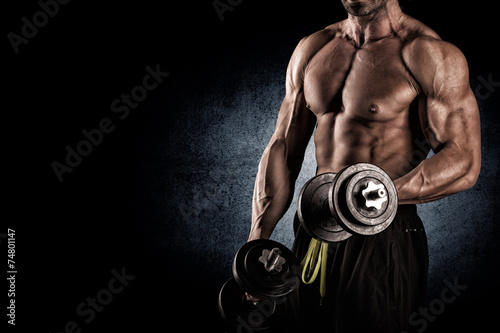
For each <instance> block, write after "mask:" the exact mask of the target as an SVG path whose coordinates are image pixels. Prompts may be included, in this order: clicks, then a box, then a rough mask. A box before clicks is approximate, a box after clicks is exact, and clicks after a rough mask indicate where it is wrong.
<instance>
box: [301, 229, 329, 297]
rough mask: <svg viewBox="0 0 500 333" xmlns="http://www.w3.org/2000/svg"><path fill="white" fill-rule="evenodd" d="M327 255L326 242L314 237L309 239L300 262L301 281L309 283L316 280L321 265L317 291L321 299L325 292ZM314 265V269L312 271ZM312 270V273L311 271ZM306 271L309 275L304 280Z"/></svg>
mask: <svg viewBox="0 0 500 333" xmlns="http://www.w3.org/2000/svg"><path fill="white" fill-rule="evenodd" d="M327 257H328V243H325V242H320V241H318V240H316V239H314V238H313V239H311V242H310V243H309V249H308V250H307V253H306V256H305V257H304V259H303V260H302V262H301V263H300V265H301V266H302V282H304V283H305V284H311V283H313V282H314V280H316V277H317V276H318V272H319V268H320V267H321V277H320V279H321V280H320V285H319V293H320V295H321V301H323V297H325V294H326V266H327V261H326V260H327ZM313 266H314V271H313ZM312 271H313V273H312V275H311V272H312ZM306 273H307V275H308V277H309V276H310V277H309V281H306ZM320 304H321V302H320Z"/></svg>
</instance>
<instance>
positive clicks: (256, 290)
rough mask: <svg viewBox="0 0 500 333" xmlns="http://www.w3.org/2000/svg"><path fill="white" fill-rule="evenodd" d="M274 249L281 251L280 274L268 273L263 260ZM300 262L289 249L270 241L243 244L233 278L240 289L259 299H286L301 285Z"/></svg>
mask: <svg viewBox="0 0 500 333" xmlns="http://www.w3.org/2000/svg"><path fill="white" fill-rule="evenodd" d="M273 249H279V252H280V254H279V256H280V259H279V265H278V266H279V270H278V269H276V270H273V271H271V272H269V271H268V270H267V269H266V268H265V264H264V262H263V259H262V258H264V257H265V256H266V255H268V254H269V253H270V252H271V251H273ZM299 270H300V269H299V261H298V259H297V258H296V257H295V255H294V254H293V252H292V251H290V249H288V248H287V247H286V246H284V245H282V244H280V243H278V242H275V241H273V240H268V239H258V240H253V241H250V242H248V243H246V244H244V245H243V246H242V247H241V248H240V249H239V250H238V252H237V253H236V256H235V257H234V261H233V275H234V278H235V280H236V282H237V283H238V285H239V286H240V288H241V289H243V290H245V291H246V292H248V293H249V294H250V295H252V296H253V297H256V298H258V299H263V300H268V299H277V298H281V297H284V296H286V295H288V294H290V293H291V292H292V291H294V290H295V289H296V288H297V286H298V285H299V282H300V279H299Z"/></svg>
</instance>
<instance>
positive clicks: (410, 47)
mask: <svg viewBox="0 0 500 333" xmlns="http://www.w3.org/2000/svg"><path fill="white" fill-rule="evenodd" d="M407 24H408V27H407V29H408V30H407V32H408V35H407V36H406V38H405V44H404V47H403V49H402V55H403V60H404V62H405V64H406V66H407V67H408V69H409V70H410V72H411V73H412V74H413V76H414V77H415V78H416V80H417V82H418V83H419V84H420V85H421V86H424V87H425V86H427V87H431V86H432V84H433V82H435V79H436V78H446V77H452V76H455V77H462V76H464V75H465V74H466V73H467V71H468V67H467V60H466V59H465V56H464V54H463V53H462V52H461V51H460V50H459V49H458V48H457V47H456V46H455V45H453V44H451V43H449V42H447V41H444V40H443V39H441V38H440V37H439V35H438V34H437V33H435V32H434V31H433V30H432V29H430V28H429V27H427V26H425V25H424V24H423V23H421V22H419V21H417V20H415V19H411V21H408V23H407Z"/></svg>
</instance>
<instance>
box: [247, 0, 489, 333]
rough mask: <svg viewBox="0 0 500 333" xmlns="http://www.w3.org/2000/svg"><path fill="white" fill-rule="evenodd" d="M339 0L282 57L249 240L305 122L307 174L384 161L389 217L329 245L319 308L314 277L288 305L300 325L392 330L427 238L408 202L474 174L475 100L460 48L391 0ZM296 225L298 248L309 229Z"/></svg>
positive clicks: (287, 169)
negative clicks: (338, 16)
mask: <svg viewBox="0 0 500 333" xmlns="http://www.w3.org/2000/svg"><path fill="white" fill-rule="evenodd" d="M341 1H342V4H343V5H344V7H345V9H346V11H347V13H348V18H347V19H346V20H344V21H341V22H338V23H335V24H333V25H330V26H328V27H327V28H325V29H323V30H321V31H318V32H316V33H314V34H312V35H310V36H308V37H306V38H304V39H303V40H301V41H300V43H299V44H298V46H297V48H296V50H295V51H294V53H293V55H292V57H291V60H290V63H289V66H288V69H287V78H286V96H285V98H284V101H283V103H282V106H281V109H280V111H279V115H278V121H277V125H276V129H275V132H274V135H273V136H272V138H271V141H270V143H269V145H268V146H267V148H266V149H265V151H264V153H263V156H262V160H261V162H260V165H259V171H258V174H257V178H256V182H255V191H254V197H253V205H252V226H251V231H250V236H249V240H253V239H261V238H263V239H267V238H269V237H270V235H271V233H272V231H273V229H274V228H275V226H276V224H277V222H278V221H279V220H280V219H281V218H282V216H283V215H284V214H285V212H286V210H287V209H288V207H289V206H290V204H291V201H292V197H293V192H294V188H295V181H296V179H297V177H298V175H299V171H300V169H301V165H302V162H303V158H304V153H305V150H306V147H307V145H308V141H309V139H310V137H311V135H312V134H313V132H314V129H315V127H316V131H315V134H314V142H315V146H316V160H317V174H321V173H325V172H338V171H340V170H341V169H342V168H344V167H346V166H349V165H351V164H353V163H357V162H367V163H372V164H375V165H377V166H379V167H381V168H383V169H384V170H385V171H386V172H387V173H388V174H389V175H390V176H391V178H392V179H393V180H394V183H395V185H396V189H397V192H398V199H399V204H400V206H399V209H398V214H397V215H396V219H395V220H394V222H393V223H392V224H391V226H390V227H389V228H388V229H387V230H385V231H384V232H382V233H381V234H378V235H375V236H369V237H359V236H352V237H351V238H349V239H348V240H346V241H344V242H341V243H339V244H338V246H337V247H336V248H335V249H334V252H333V253H332V252H331V253H329V262H328V265H329V271H330V273H329V278H328V281H327V290H328V293H327V295H326V297H325V302H324V304H323V306H322V307H321V308H319V307H318V305H317V304H318V303H319V302H317V297H319V295H317V294H318V291H317V289H314V288H312V287H310V286H305V285H301V287H300V288H299V291H298V293H297V295H296V297H295V296H294V297H291V301H290V303H291V305H290V307H288V309H290V311H292V312H293V318H295V319H297V320H299V321H300V323H302V324H304V323H305V326H304V327H306V328H307V331H310V330H311V329H313V328H314V327H316V328H317V329H319V330H320V331H321V330H322V329H325V330H326V329H328V331H329V332H340V333H344V332H371V333H373V332H384V333H388V332H398V333H399V332H401V331H409V330H411V329H414V328H415V327H413V326H412V324H414V323H412V322H411V319H410V316H411V314H412V313H413V312H415V311H418V308H419V307H420V306H424V305H425V304H424V303H425V293H426V280H427V267H428V254H427V240H426V236H425V231H424V229H423V225H422V223H421V221H420V219H419V218H418V216H417V215H416V208H415V205H414V204H416V203H425V202H430V201H433V200H436V199H440V198H443V197H445V196H448V195H451V194H454V193H457V192H460V191H464V190H466V189H469V188H470V187H472V186H473V185H474V183H475V182H476V180H477V178H478V176H479V171H480V164H481V147H480V145H481V143H480V141H481V140H480V121H479V112H478V107H477V103H476V100H475V97H474V94H473V92H472V91H471V89H470V86H469V76H468V66H467V62H466V59H465V58H464V56H463V54H462V53H461V52H460V50H458V49H457V48H456V47H455V46H453V45H451V44H449V43H447V42H445V41H443V40H441V39H440V38H439V36H438V35H437V34H436V33H435V32H434V31H432V30H431V29H429V28H428V27H426V26H425V25H424V24H422V23H421V22H419V21H417V20H415V19H413V18H411V17H409V16H407V15H405V14H404V13H403V12H402V11H401V8H400V7H399V4H398V1H397V0H341ZM430 149H432V150H433V151H434V153H435V155H434V156H432V157H430V158H428V159H425V157H426V156H427V154H428V152H429V150H430ZM295 227H296V228H295V229H296V239H295V243H294V252H295V253H296V255H297V256H298V257H299V260H301V259H302V257H303V256H304V253H305V250H306V247H307V244H308V243H309V240H310V238H308V236H307V234H305V232H304V231H303V230H302V229H301V228H300V227H299V226H297V225H296V226H295ZM316 288H317V287H316ZM300 323H299V324H300ZM295 327H299V326H295Z"/></svg>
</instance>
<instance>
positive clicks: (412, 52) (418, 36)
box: [400, 16, 460, 60]
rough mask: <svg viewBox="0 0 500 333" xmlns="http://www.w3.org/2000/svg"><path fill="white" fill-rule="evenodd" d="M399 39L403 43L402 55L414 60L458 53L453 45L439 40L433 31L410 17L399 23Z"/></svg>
mask: <svg viewBox="0 0 500 333" xmlns="http://www.w3.org/2000/svg"><path fill="white" fill-rule="evenodd" d="M400 37H401V38H402V39H403V40H404V42H405V43H404V47H403V55H404V54H405V53H406V55H407V56H408V57H410V58H412V59H414V60H419V59H421V57H422V56H425V55H430V56H437V55H443V54H448V53H451V54H454V53H457V51H458V52H460V51H459V50H458V49H457V48H456V47H455V46H454V45H453V44H451V43H449V42H446V41H444V40H443V39H441V37H440V36H439V35H438V34H437V33H436V32H435V31H434V30H432V29H431V28H429V27H428V26H426V25H425V24H424V23H422V22H420V21H418V20H416V19H414V18H412V17H410V16H405V18H404V20H403V21H402V23H401V29H400Z"/></svg>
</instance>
